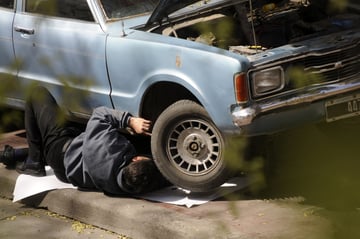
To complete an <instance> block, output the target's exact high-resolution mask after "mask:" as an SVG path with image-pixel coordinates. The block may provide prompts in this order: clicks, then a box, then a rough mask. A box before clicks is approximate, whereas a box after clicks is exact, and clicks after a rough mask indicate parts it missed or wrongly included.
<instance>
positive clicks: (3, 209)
mask: <svg viewBox="0 0 360 239" xmlns="http://www.w3.org/2000/svg"><path fill="white" fill-rule="evenodd" d="M0 238H11V239H23V238H28V239H32V238H36V239H51V238H64V239H65V238H78V239H99V238H103V239H126V237H125V236H123V235H119V234H117V233H113V232H110V231H107V230H104V229H101V228H98V227H95V226H93V225H89V224H84V223H82V222H79V221H76V220H73V219H70V218H67V217H64V216H61V215H59V214H57V213H53V212H50V211H48V210H45V209H39V208H33V207H27V206H25V205H24V204H21V203H12V202H11V201H10V200H8V199H4V198H0Z"/></svg>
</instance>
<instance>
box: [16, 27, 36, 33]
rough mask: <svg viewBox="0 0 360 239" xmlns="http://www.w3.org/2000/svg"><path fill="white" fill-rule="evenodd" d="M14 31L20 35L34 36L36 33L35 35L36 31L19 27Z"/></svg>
mask: <svg viewBox="0 0 360 239" xmlns="http://www.w3.org/2000/svg"><path fill="white" fill-rule="evenodd" d="M14 30H15V31H16V32H20V33H23V34H28V35H34V33H35V30H34V29H29V28H23V27H17V26H15V27H14Z"/></svg>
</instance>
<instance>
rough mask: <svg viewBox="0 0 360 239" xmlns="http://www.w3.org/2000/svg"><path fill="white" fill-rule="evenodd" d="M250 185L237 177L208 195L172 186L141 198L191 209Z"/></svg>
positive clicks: (207, 193) (243, 178)
mask: <svg viewBox="0 0 360 239" xmlns="http://www.w3.org/2000/svg"><path fill="white" fill-rule="evenodd" d="M248 185H249V184H248V182H247V180H246V179H245V177H241V178H240V177H237V178H233V179H230V180H229V181H228V182H227V183H224V184H223V185H222V186H221V187H219V188H217V189H215V190H213V191H210V192H206V193H194V192H190V191H188V190H184V189H181V188H178V187H176V186H170V187H167V188H164V189H160V190H158V191H155V192H151V193H147V194H145V195H142V196H141V198H144V199H147V200H151V201H157V202H163V203H170V204H175V205H182V206H186V207H188V208H190V207H192V206H194V205H201V204H204V203H207V202H209V201H211V200H214V199H216V198H220V197H222V196H225V195H226V194H229V193H232V192H236V191H238V190H240V189H243V188H245V187H247V186H248Z"/></svg>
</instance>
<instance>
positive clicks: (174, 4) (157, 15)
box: [146, 0, 199, 25]
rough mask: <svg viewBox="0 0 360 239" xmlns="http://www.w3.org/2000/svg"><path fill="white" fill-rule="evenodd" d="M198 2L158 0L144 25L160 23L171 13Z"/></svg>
mask: <svg viewBox="0 0 360 239" xmlns="http://www.w3.org/2000/svg"><path fill="white" fill-rule="evenodd" d="M198 1H199V0H160V1H159V4H158V5H157V7H156V8H155V10H154V11H153V13H152V15H151V16H150V18H149V20H148V22H147V24H146V25H150V24H153V23H155V22H161V21H162V19H164V18H165V17H167V16H168V15H170V14H171V13H173V12H175V11H177V10H179V9H181V8H184V7H186V6H188V5H190V4H192V3H195V2H198Z"/></svg>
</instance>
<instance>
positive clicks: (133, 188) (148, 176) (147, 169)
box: [121, 158, 165, 194]
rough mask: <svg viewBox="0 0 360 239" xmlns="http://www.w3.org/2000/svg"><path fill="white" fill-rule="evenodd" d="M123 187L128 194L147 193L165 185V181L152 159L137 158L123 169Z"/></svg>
mask: <svg viewBox="0 0 360 239" xmlns="http://www.w3.org/2000/svg"><path fill="white" fill-rule="evenodd" d="M121 175H122V177H121V184H122V185H121V186H122V188H123V189H124V190H125V191H127V192H128V193H133V194H138V193H146V192H150V191H152V190H155V189H158V188H160V187H161V186H163V185H164V182H165V179H164V178H163V177H162V175H161V173H160V172H159V170H158V169H157V167H156V165H155V163H154V161H153V160H152V159H150V158H141V159H139V158H137V159H133V161H132V162H131V163H130V164H129V165H128V166H126V167H125V168H123V169H122V173H121Z"/></svg>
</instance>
